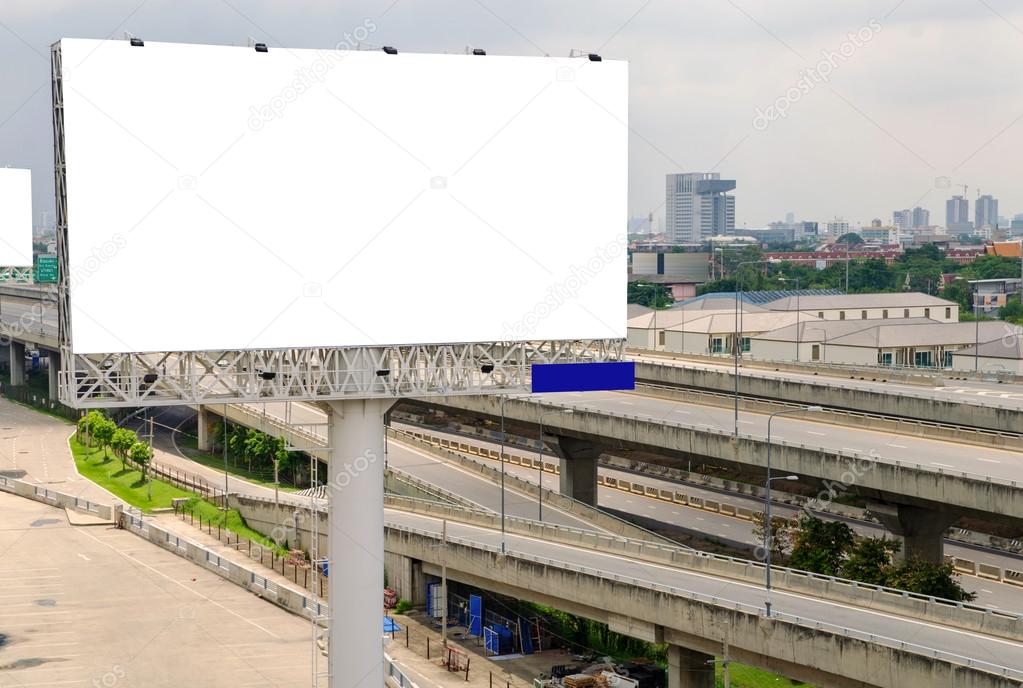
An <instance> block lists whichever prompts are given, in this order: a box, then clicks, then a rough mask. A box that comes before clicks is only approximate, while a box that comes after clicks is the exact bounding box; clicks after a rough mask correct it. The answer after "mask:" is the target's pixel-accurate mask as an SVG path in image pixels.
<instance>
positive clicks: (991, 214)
mask: <svg viewBox="0 0 1023 688" xmlns="http://www.w3.org/2000/svg"><path fill="white" fill-rule="evenodd" d="M973 226H974V227H976V228H977V229H981V228H983V227H991V228H992V229H997V228H998V199H997V198H995V197H993V196H989V195H984V196H981V197H979V198H978V199H977V207H976V209H975V215H974V223H973Z"/></svg>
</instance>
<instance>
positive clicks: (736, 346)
mask: <svg viewBox="0 0 1023 688" xmlns="http://www.w3.org/2000/svg"><path fill="white" fill-rule="evenodd" d="M770 262H771V261H769V260H743V261H740V262H738V263H736V264H735V272H734V273H733V274H734V275H735V322H734V323H733V324H734V325H735V334H734V335H733V337H732V348H733V350H734V352H735V430H734V434H735V436H736V437H738V436H739V356H740V355H741V354H740V350H741V348H742V342H741V340H740V337H741V335H742V333H741V332H740V330H741V329H742V327H741V326H740V325H739V319H740V318H741V317H742V316H741V314H740V312H739V301H740V300H741V298H742V286H741V285H742V278H741V276H740V274H739V269H740V268H741V267H742V266H743V265H760V264H763V263H770ZM721 268H722V270H723V269H724V256H722V258H721Z"/></svg>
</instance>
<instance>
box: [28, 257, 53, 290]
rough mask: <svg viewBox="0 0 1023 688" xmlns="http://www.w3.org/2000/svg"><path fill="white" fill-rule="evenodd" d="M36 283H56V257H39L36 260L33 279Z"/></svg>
mask: <svg viewBox="0 0 1023 688" xmlns="http://www.w3.org/2000/svg"><path fill="white" fill-rule="evenodd" d="M33 279H34V281H35V282H36V283H50V284H56V282H57V256H39V257H38V258H36V269H35V275H34V277H33Z"/></svg>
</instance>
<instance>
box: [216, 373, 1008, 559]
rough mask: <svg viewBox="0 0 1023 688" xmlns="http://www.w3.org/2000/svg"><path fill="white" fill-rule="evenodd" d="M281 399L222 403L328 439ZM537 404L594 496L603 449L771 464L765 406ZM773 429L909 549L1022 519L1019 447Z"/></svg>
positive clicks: (478, 403) (933, 546) (937, 554)
mask: <svg viewBox="0 0 1023 688" xmlns="http://www.w3.org/2000/svg"><path fill="white" fill-rule="evenodd" d="M405 403H406V404H412V405H417V404H418V403H419V402H415V401H407V402H405ZM500 404H501V402H500V400H499V399H493V398H480V397H449V398H446V399H443V400H431V402H430V403H429V404H425V405H426V406H429V407H431V408H433V407H440V408H444V409H447V410H448V411H459V412H464V413H468V414H471V415H474V416H481V417H485V418H489V419H490V420H492V421H494V422H497V421H498V420H499V419H500ZM283 406H284V405H283V404H276V405H275V404H268V405H267V409H266V412H265V413H263V412H262V409H259V408H257V407H254V406H251V405H246V406H243V405H234V406H228V408H227V413H228V417H229V418H230V419H231V420H232V421H234V422H238V423H241V424H244V425H248V426H249V427H255V428H264V429H267V430H268V431H272V432H274V434H279V433H283V434H285V435H286V436H288V437H289V441H292V442H293V446H302V447H317V446H325V442H326V439H325V437H324V436H323V434H322V430H323V428H322V426H321V425H320V424H322V422H323V416H322V414H321V413H320V411H319V410H318V409H316V408H314V407H311V406H308V405H303V404H294V405H292V409H291V410H290V415H291V417H290V418H289V421H290V422H286V421H284V420H282V417H283V416H285V415H286V414H287V412H286V411H285V409H284V408H283ZM563 408H572V409H573V413H572V414H571V415H567V414H560V413H553V412H552V411H556V410H558V409H563ZM222 412H223V411H222V410H221V409H220V408H218V407H216V406H212V407H208V408H207V409H206V410H205V411H200V423H199V426H200V427H199V437H200V442H201V445H200V446H203V445H202V442H204V441H205V440H204V438H207V437H208V428H209V421H208V420H207V414H210V413H222ZM541 413H545V422H544V425H545V430H546V433H545V434H547V435H548V436H550V437H552V438H553V439H555V440H556V444H557V447H558V449H559V452H560V459H559V460H560V464H561V472H560V476H559V480H560V489H561V491H562V493H563V494H566V495H568V496H570V497H572V498H574V499H577V500H579V501H582V502H584V503H587V504H591V505H595V504H596V493H597V459H598V457H599V456H600V453H601V452H602V451H609V450H613V451H615V452H618V453H624V455H628V452H629V451H633V450H634V451H642V452H652V453H655V454H659V455H662V456H667V457H675V458H677V459H678V460H679V461H680V462H682V461H686V462H688V461H690V460H693V461H699V462H703V463H714V464H719V465H727V466H733V467H744V468H746V469H749V468H750V467H754V468H758V469H762V468H763V467H764V466H765V465H766V447H767V442H766V416H764V415H762V414H750V413H744V414H742V416H741V418H740V423H742V425H741V426H740V427H741V428H742V430H743V432H742V433H740V435H739V436H738V437H735V436H733V434H732V432H731V431H730V430H729V429H728V428H731V427H732V423H733V416H732V413H731V411H730V410H729V409H725V408H720V407H710V406H702V405H699V404H693V403H683V402H678V401H673V400H670V399H661V398H655V397H647V396H642V395H638V394H621V393H613V392H611V393H588V394H585V395H582V394H567V395H547V396H544V397H543V398H540V399H536V398H534V399H530V400H518V399H511V400H509V401H508V402H507V403H506V404H505V417H506V423H507V427H508V430H509V432H511V433H517V434H523V435H525V436H530V435H533V436H536V434H537V421H538V420H539V416H540V414H541ZM773 430H774V433H773V437H772V440H773V442H772V444H773V445H774V448H773V452H772V466H773V469H774V470H775V471H776V472H777V474H779V475H781V474H796V475H799V476H801V477H802V478H803V479H804V480H807V481H810V482H812V483H815V484H817V485H819V486H820V488H821V490H822V496H823V498H824V499H832V498H834V497H835V496H837V495H838V494H841V493H844V492H849V493H854V494H858V495H862V496H865V497H867V498H868V499H870V500H871V502H872V506H871V510H872V512H873V513H874V514H875V515H876V516H877V517H878V518H879V520H881V522H882V523H883V524H884V526H885V527H886V528H887V529H888V530H889V532H891V533H892V534H894V535H897V536H900V537H902V538H903V540H904V545H905V546H904V549H903V552H904V554H906V555H908V556H918V557H922V558H925V559H928V560H931V561H940V560H941V558H942V540H943V534H944V532H945V531H946V529H947V528H948V527H949V526H950V525H952V524H953V523H954V522H955V521H956V520H958V519H959V518H961V517H963V516H969V517H973V518H979V519H981V520H984V521H989V522H996V523H1003V524H1004V523H1008V524H1011V525H1020V524H1021V523H1023V467H1021V466H1020V465H1019V462H1018V453H1016V452H1013V451H1008V450H1005V449H998V448H991V447H987V448H983V449H981V448H977V447H974V446H970V445H961V444H956V443H952V442H943V441H934V440H930V439H927V438H923V437H913V436H898V437H893V436H892V435H891V434H890V433H886V432H882V431H872V430H866V429H857V428H848V427H840V426H832V425H825V424H821V423H816V422H812V421H811V420H809V419H804V418H799V417H792V416H786V417H783V418H778V419H777V420H776V423H775V425H774V428H773ZM296 433H297V434H296Z"/></svg>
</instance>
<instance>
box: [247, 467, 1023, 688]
mask: <svg viewBox="0 0 1023 688" xmlns="http://www.w3.org/2000/svg"><path fill="white" fill-rule="evenodd" d="M235 484H238V482H237V481H236V482H235ZM254 489H257V490H261V491H262V492H263V493H264V495H265V494H266V493H267V492H269V491H268V490H267V489H266V488H254ZM283 497H284V496H282V498H283ZM263 499H264V501H265V502H266V504H267V508H272V502H271V501H270V499H269V498H268V496H264V497H263ZM286 501H287V502H288V503H292V504H294V505H295V506H301V503H302V500H301V499H300V498H296V497H294V496H291V495H288V496H287V497H286ZM306 503H308V501H307V500H306ZM519 506H520V505H519V504H518V503H517V502H516V503H515V510H516V511H517V512H519V511H520V509H519ZM528 506H530V507H531V506H533V505H532V504H530V505H528ZM531 511H532V509H531V508H530V509H527V510H526V512H527V513H528V512H531ZM295 520H296V521H298V522H302V519H295ZM444 520H447V521H448V525H447V529H446V530H447V534H448V536H449V537H448V542H447V545H446V546H441V545H443V544H444V543H442V542H440V541H439V540H440V539H441V533H442V532H443V531H444V530H445V529H444V526H443V521H444ZM304 522H306V523H308V522H309V521H308V520H306V521H304ZM499 522H500V521H499V519H498V516H497V514H495V513H494V512H493V511H490V510H486V509H480V510H466V509H465V508H464V507H456V506H444V505H439V504H437V503H423V502H419V503H418V505H417V503H416V501H415V500H401V499H400V498H391V499H390V500H389V502H388V508H387V511H386V523H387V547H386V548H387V557H388V559H387V561H388V570H389V572H390V575H391V580H392V585H395V586H397V587H400V588H401V589H402V594H403V596H406V597H410V598H416V597H419V596H420V595H422V590H421V589H420V588H421V587H422V584H423V582H424V581H423V580H422V576H423V575H439V573H440V566H441V565H446V566H447V570H448V575H449V577H450V578H451V579H453V580H459V581H463V582H465V583H467V584H470V585H475V586H478V587H480V588H482V589H486V590H489V591H493V592H497V593H502V594H508V595H512V596H515V597H518V598H520V599H525V600H530V601H534V602H539V603H543V604H550V605H552V606H556V607H558V608H561V609H564V610H566V611H569V612H572V613H577V614H580V615H584V616H588V617H589V618H594V619H596V620H599V621H603V622H606V623H609V624H610V625H611V627H612V628H614V629H615V630H618V631H620V632H623V633H627V634H630V635H633V636H635V637H640V638H646V639H652V640H658V641H662V642H668V643H670V644H672V645H673V647H672V649H671V656H672V659H673V664H672V669H671V670H672V677H673V678H672V685H673V686H689V685H695V686H701V687H703V686H706V685H708V684H707V683H705V681H706V680H707V678H708V676H709V674H708V672H706V671H705V669H706V664H705V663H704V662H705V661H706V660H707V659H711V658H713V656H714V655H715V654H719V653H720V651H721V650H720V648H721V647H722V642H728V644H729V656H730V658H731V659H734V660H736V661H743V662H747V663H750V664H754V665H757V666H762V667H764V668H767V669H771V670H774V671H777V672H779V673H783V674H786V675H789V676H793V677H795V678H799V679H801V680H809V681H816V682H818V683H819V684H822V685H836V686H868V685H870V686H889V685H891V686H895V685H899V686H915V685H924V684H925V682H927V683H935V682H937V685H953V684H954V685H959V686H974V685H976V686H987V685H993V686H1009V685H1023V673H1021V670H1023V665H1017V664H1016V663H1015V662H1016V661H1017V660H1016V658H1017V657H1018V660H1019V661H1020V662H1023V645H1021V644H1020V643H1019V642H1018V639H1019V637H1020V636H1021V630H1023V629H1020V628H1019V619H1018V617H1016V616H1015V615H1011V614H1008V615H1002V614H999V613H994V612H992V611H991V610H984V609H983V608H979V607H973V606H972V605H957V604H947V603H942V602H940V601H937V600H933V599H932V598H924V597H922V596H913V595H906V594H904V593H901V592H896V591H885V590H882V589H877V588H873V587H872V586H863V585H859V584H851V583H849V582H847V581H838V580H837V579H829V578H827V577H814V576H809V577H808V576H807V575H806V574H803V573H800V572H790V571H787V570H783V569H778V570H776V571H777V572H776V580H777V584H776V588H775V591H774V592H773V593H772V595H773V599H772V601H773V607H774V610H775V611H776V612H777V613H776V614H774V615H772V616H771V617H770V618H767V616H766V614H765V609H764V606H763V602H764V601H765V595H766V592H765V590H764V589H763V587H762V585H761V584H760V581H761V579H762V578H761V577H762V572H763V567H762V564H759V563H757V562H750V561H744V560H736V559H730V558H727V557H715V556H709V555H706V554H704V553H700V552H694V551H692V550H687V549H686V548H683V547H678V546H671V545H665V544H663V543H651V542H643V541H637V540H629V539H628V538H623V537H620V536H614V535H611V534H608V533H600V532H599V529H598V530H596V531H595V530H579V529H577V528H574V527H573V526H569V525H561V524H559V523H557V522H554V523H544V524H540V523H536V522H531V521H529V520H528V519H526V518H522V517H510V518H508V519H507V521H506V526H507V527H506V534H505V538H506V540H505V549H506V552H505V554H503V555H502V554H501V553H500V544H501V531H500V529H499ZM297 541H300V539H297ZM417 591H418V592H417ZM420 599H421V598H420ZM1003 645H1004V648H1003ZM686 666H688V667H689V669H691V670H692V671H687V670H686ZM697 668H702V669H704V671H702V672H698V671H696V669H697ZM953 682H954V683H953Z"/></svg>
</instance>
